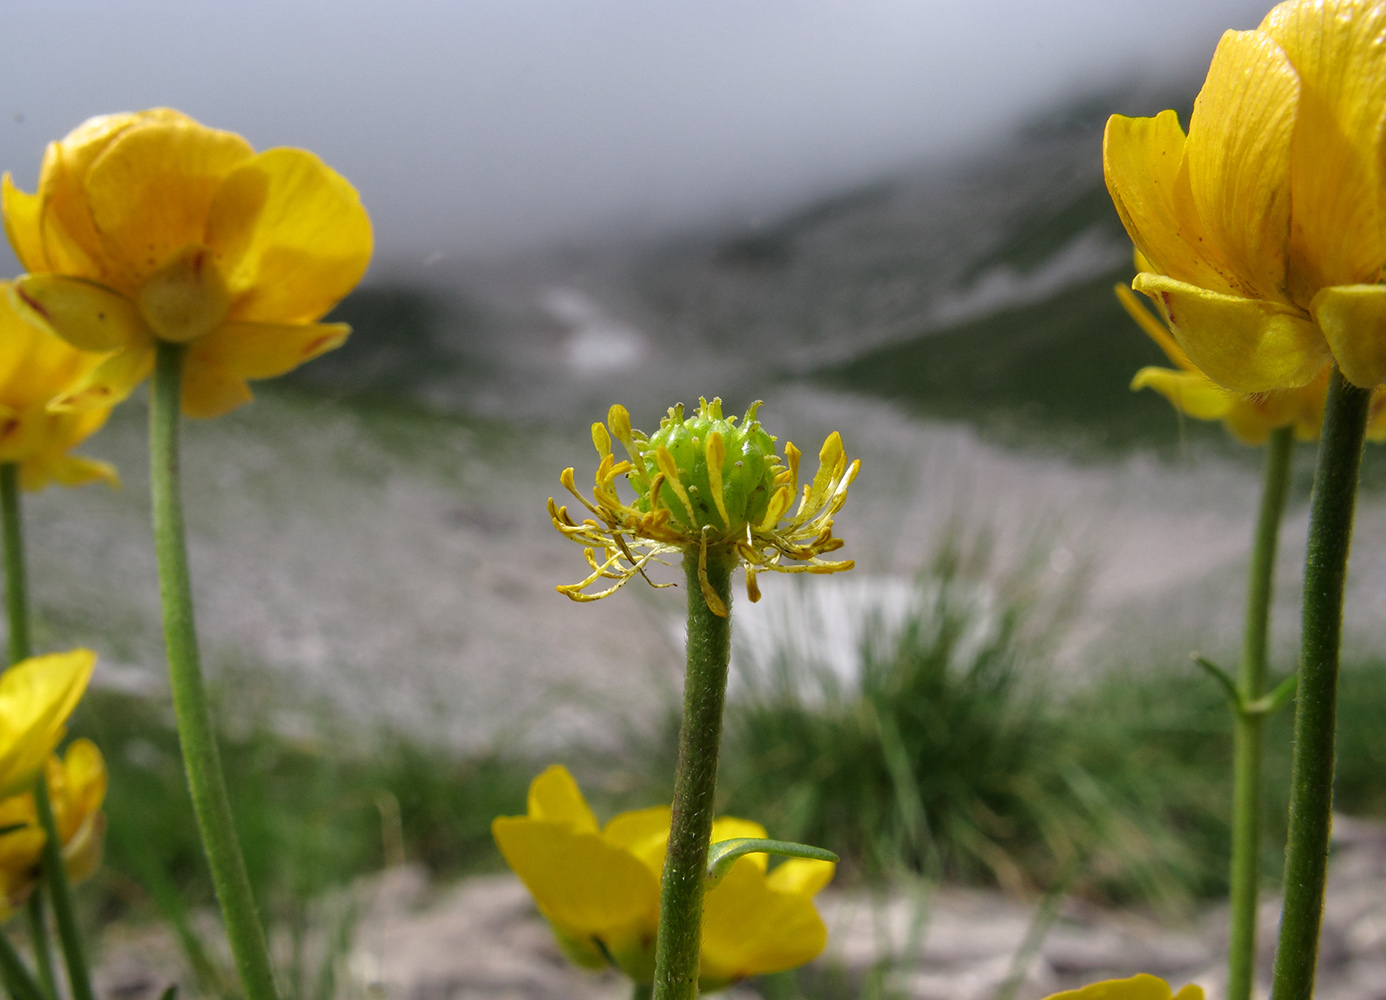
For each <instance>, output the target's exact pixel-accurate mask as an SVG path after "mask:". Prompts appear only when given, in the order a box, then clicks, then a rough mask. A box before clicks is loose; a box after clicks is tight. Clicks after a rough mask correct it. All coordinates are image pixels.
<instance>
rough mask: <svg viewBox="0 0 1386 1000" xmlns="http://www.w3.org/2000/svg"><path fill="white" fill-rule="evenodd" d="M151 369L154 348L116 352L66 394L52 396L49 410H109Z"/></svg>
mask: <svg viewBox="0 0 1386 1000" xmlns="http://www.w3.org/2000/svg"><path fill="white" fill-rule="evenodd" d="M153 370H154V347H153V345H150V346H148V347H131V348H127V349H125V350H123V351H116V352H115V353H114V354H112V355H110V356H109V357H108V358H107V359H106V360H105V361H103V362H102V363H101V364H99V365H97V366H96V368H94V369H93V370H92V371H91V372H90V373H89V374H87V375H86V376H85V377H83V378H81V379H78V380H77V381H76V382H75V383H73V385H72V386H71V388H69V389H68V390H67V391H66V392H64V393H61V394H59V395H58V396H56V397H54V399H53V401H52V402H51V403H49V404H48V409H50V410H52V411H54V412H56V413H62V412H64V411H67V410H79V411H80V410H94V409H99V408H101V407H107V408H109V407H112V406H114V405H115V404H116V403H119V402H121V401H122V400H123V399H125V398H126V397H127V396H129V395H130V393H132V392H134V391H135V386H137V385H139V384H140V383H141V382H143V381H144V380H145V379H146V378H148V377H149V373H150V372H152V371H153Z"/></svg>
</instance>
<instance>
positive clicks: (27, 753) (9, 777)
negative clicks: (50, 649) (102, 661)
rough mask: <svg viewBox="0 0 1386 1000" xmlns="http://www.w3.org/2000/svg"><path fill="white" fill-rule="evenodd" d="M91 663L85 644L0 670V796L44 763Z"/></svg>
mask: <svg viewBox="0 0 1386 1000" xmlns="http://www.w3.org/2000/svg"><path fill="white" fill-rule="evenodd" d="M95 665H96V654H95V653H93V652H92V651H91V650H89V649H74V650H72V651H71V652H68V653H54V654H51V655H49V656H35V657H32V658H30V659H28V660H21V661H20V662H19V663H17V664H15V665H14V666H13V667H10V669H9V670H7V671H5V672H4V674H0V795H12V794H14V793H15V792H16V791H19V790H20V789H21V788H23V787H24V786H25V785H27V784H28V783H29V782H30V781H32V780H33V777H34V775H35V774H36V773H37V772H38V770H39V768H41V767H43V765H44V762H45V761H46V760H47V759H48V755H49V754H50V753H52V751H53V747H55V746H56V745H57V743H58V740H59V739H61V738H62V733H63V726H64V724H65V723H66V722H67V717H68V716H69V715H71V714H72V710H73V709H74V708H76V707H77V702H78V700H79V699H80V698H81V697H82V692H83V691H85V690H86V687H87V681H88V680H90V679H91V671H92V668H93V667H94V666H95Z"/></svg>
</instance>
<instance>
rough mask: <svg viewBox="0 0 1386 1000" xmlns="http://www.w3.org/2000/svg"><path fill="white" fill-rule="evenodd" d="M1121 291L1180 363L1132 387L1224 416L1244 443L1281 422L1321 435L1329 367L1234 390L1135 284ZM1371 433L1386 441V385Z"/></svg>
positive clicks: (1184, 407)
mask: <svg viewBox="0 0 1386 1000" xmlns="http://www.w3.org/2000/svg"><path fill="white" fill-rule="evenodd" d="M1116 294H1117V298H1118V299H1120V300H1121V304H1122V306H1123V307H1124V308H1125V309H1126V311H1127V313H1129V314H1130V316H1131V318H1132V319H1134V320H1135V321H1136V323H1137V324H1139V325H1140V328H1141V329H1142V330H1144V331H1145V332H1146V334H1147V335H1148V336H1149V337H1150V339H1151V340H1153V341H1155V343H1156V344H1158V345H1159V347H1160V350H1162V351H1164V352H1165V356H1166V357H1167V358H1169V360H1170V361H1171V362H1173V364H1174V365H1175V367H1174V368H1160V367H1158V366H1155V365H1151V366H1148V367H1145V368H1142V369H1141V370H1140V371H1138V372H1136V376H1135V378H1133V379H1132V380H1131V388H1132V389H1154V390H1155V391H1156V392H1158V393H1159V394H1160V395H1162V396H1164V397H1165V398H1166V399H1167V400H1169V402H1170V404H1171V405H1173V406H1174V408H1175V409H1176V410H1178V411H1179V412H1180V413H1183V414H1184V415H1186V416H1190V417H1193V418H1194V419H1195V420H1221V421H1222V423H1223V426H1224V427H1226V428H1227V430H1228V431H1229V432H1230V433H1231V434H1232V435H1233V436H1234V437H1235V438H1237V440H1239V441H1241V442H1242V443H1243V444H1250V445H1259V444H1264V443H1265V441H1266V438H1267V437H1269V436H1270V432H1271V431H1273V430H1275V429H1276V428H1277V427H1294V429H1295V437H1297V438H1299V439H1300V440H1301V441H1313V440H1316V439H1317V438H1318V436H1319V428H1320V427H1321V426H1322V425H1323V404H1324V398H1325V396H1326V395H1327V393H1328V369H1327V368H1325V369H1324V370H1323V371H1322V372H1320V373H1319V375H1318V376H1317V377H1316V378H1315V379H1314V381H1312V382H1310V383H1309V384H1308V385H1303V386H1299V387H1297V388H1294V389H1281V390H1279V391H1276V392H1262V393H1252V394H1250V395H1248V394H1245V393H1237V392H1229V391H1228V390H1226V389H1224V388H1223V387H1222V386H1220V385H1218V384H1217V383H1216V382H1214V381H1213V380H1212V379H1210V378H1209V377H1208V376H1207V375H1204V374H1203V373H1202V372H1201V371H1199V370H1198V368H1197V367H1196V366H1195V365H1194V364H1193V362H1191V361H1190V360H1189V356H1188V355H1187V354H1185V353H1184V350H1183V348H1181V347H1180V346H1179V344H1178V342H1177V341H1176V340H1175V339H1174V338H1173V337H1171V336H1170V333H1169V329H1168V328H1167V327H1166V326H1165V325H1164V324H1163V323H1161V322H1160V321H1159V320H1158V319H1156V318H1155V317H1154V316H1152V315H1151V314H1150V311H1149V310H1148V309H1146V308H1145V307H1144V306H1142V305H1141V304H1140V302H1138V301H1137V300H1136V296H1135V295H1134V294H1133V293H1132V291H1131V289H1129V288H1127V287H1126V286H1125V285H1117V286H1116ZM1367 439H1368V440H1370V441H1386V391H1383V390H1382V389H1377V390H1376V392H1375V393H1374V394H1373V395H1372V403H1371V416H1370V418H1369V420H1368V422H1367Z"/></svg>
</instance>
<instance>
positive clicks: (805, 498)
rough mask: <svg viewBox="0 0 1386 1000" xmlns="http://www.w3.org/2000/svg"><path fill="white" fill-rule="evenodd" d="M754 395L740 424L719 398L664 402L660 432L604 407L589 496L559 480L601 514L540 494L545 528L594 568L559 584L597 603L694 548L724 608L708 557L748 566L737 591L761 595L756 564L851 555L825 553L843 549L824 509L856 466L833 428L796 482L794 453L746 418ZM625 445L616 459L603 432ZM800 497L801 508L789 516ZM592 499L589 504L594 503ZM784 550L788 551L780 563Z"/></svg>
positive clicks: (823, 566)
mask: <svg viewBox="0 0 1386 1000" xmlns="http://www.w3.org/2000/svg"><path fill="white" fill-rule="evenodd" d="M759 406H760V404H759V403H753V404H752V405H751V408H750V409H749V410H747V411H746V416H745V419H744V420H742V422H741V426H739V427H738V426H736V417H735V416H732V417H727V418H724V417H723V416H722V401H721V400H720V399H714V400H713V401H712V402H711V403H709V402H708V401H707V400H705V399H700V400H698V410H697V412H696V413H695V414H694V415H693V416H692V417H690V418H688V419H687V420H685V419H684V416H683V404H682V403H680V404H679V405H678V406H674V407H670V409H669V415H668V416H667V417H665V418H664V419H663V420H661V421H660V425H659V430H658V431H656V432H655V433H654V434H652V435H649V436H646V435H645V434H644V433H643V432H641V431H638V430H633V429H632V428H631V425H630V414H629V413H627V412H626V408H625V407H624V406H621V405H619V404H618V405H616V406H613V407H611V410H610V412H609V413H608V414H607V424H609V425H610V427H611V431H610V433H608V432H607V429H606V427H603V426H602V425H601V424H600V423H596V424H593V425H592V443H593V444H594V445H596V448H597V454H598V455H599V456H600V458H601V462H600V464H599V465H598V467H597V474H596V485H595V487H594V488H593V491H592V495H593V500H592V501H589V500H588V499H587V498H586V497H584V496H583V495H582V494H581V493H579V492H578V491H577V487H576V486H575V485H574V482H573V470H572V469H566V470H565V471H564V472H563V475H562V477H561V482H562V483H563V485H564V486H565V487H566V488H567V489H568V491H569V492H570V493H572V494H573V496H575V497H576V498H577V499H578V502H580V503H581V504H582V505H583V506H584V507H586V508H587V509H588V510H589V511H591V512H592V513H593V514H595V515H596V517H597V518H598V519H599V520H593V519H592V518H587V519H585V520H583V521H582V522H581V523H578V522H575V521H574V520H573V519H572V518H571V517H570V516H569V514H568V508H567V507H559V506H558V505H557V504H556V503H555V502H554V500H553V498H552V497H551V498H549V516H550V517H551V518H552V519H553V523H554V526H555V527H556V528H558V530H559V531H561V532H562V533H563V534H564V535H566V536H567V537H568V538H571V539H572V540H573V541H576V542H580V543H581V544H582V545H583V546H585V555H586V557H587V563H588V565H589V566H590V567H591V568H592V573H591V574H590V575H589V576H588V577H587V578H586V579H585V580H583V581H582V582H581V583H575V584H566V585H563V586H560V587H559V588H558V591H559V593H561V594H566V595H567V596H569V597H571V598H572V599H573V600H575V601H595V600H598V599H599V598H602V597H605V596H607V595H608V594H610V593H613V592H614V591H616V590H619V589H620V588H621V587H623V586H625V584H626V583H628V582H629V581H630V580H631V579H632V578H634V577H635V576H636V575H637V574H640V575H643V574H644V570H645V567H646V566H647V565H648V564H649V563H650V562H652V561H655V560H657V559H658V557H659V556H661V555H663V554H666V553H671V552H689V551H697V552H698V556H699V578H700V580H701V581H702V586H703V595H704V596H705V597H706V599H707V603H708V607H710V608H711V609H712V610H713V611H714V612H716V613H717V614H719V615H723V616H725V615H726V613H727V610H726V608H725V607H724V606H723V604H722V601H721V599H720V598H719V597H718V596H717V594H716V593H715V592H714V591H713V589H712V587H711V586H710V585H709V584H708V581H707V572H706V566H707V562H708V560H709V559H731V560H735V561H738V562H740V563H741V564H742V565H744V566H745V567H746V591H747V593H748V594H749V595H750V598H751V600H752V601H757V600H759V599H760V590H759V588H758V587H757V586H756V573H757V572H758V571H760V570H773V571H775V572H778V573H837V572H840V571H842V570H849V569H851V568H852V566H853V565H854V564H853V562H852V560H850V559H847V560H842V561H832V560H827V559H823V558H822V557H823V555H825V554H827V553H829V552H834V551H836V550H837V549H840V548H841V547H842V545H843V542H842V539H840V538H834V537H833V516H834V515H835V514H836V513H837V512H838V511H839V510H841V509H842V505H843V503H844V502H846V500H847V487H848V486H849V485H850V484H851V482H852V480H853V479H854V478H855V477H856V474H857V470H858V469H859V468H860V467H861V462H860V460H858V461H854V462H852V463H851V464H850V465H849V464H848V462H847V456H846V453H845V452H844V451H843V448H842V438H841V437H840V436H839V435H838V434H837V433H836V432H834V433H833V434H831V435H830V436H829V437H828V439H827V440H826V441H825V442H824V443H823V448H822V450H821V451H820V452H819V454H818V462H819V464H818V473H817V474H816V475H815V476H814V478H813V482H812V483H811V484H805V486H804V487H803V492H802V494H800V491H799V456H800V452H799V450H798V449H797V448H795V447H794V445H793V444H792V443H788V442H786V444H785V448H784V459H783V460H781V458H780V457H779V456H778V455H776V454H775V438H774V437H772V436H771V435H769V434H767V433H766V432H765V431H764V430H763V429H762V428H761V426H760V423H759V422H758V421H757V420H756V419H755V415H756V410H757V409H758V408H759ZM613 437H614V438H615V439H616V440H618V441H620V442H621V444H622V445H623V446H624V447H625V450H626V453H627V454H628V455H629V456H630V460H629V461H621V462H618V461H616V458H615V456H614V455H613V454H612V453H611V439H612V438H613ZM621 477H625V479H626V481H627V482H628V483H629V484H630V485H631V486H632V487H633V488H634V490H635V494H636V495H635V498H634V499H633V500H632V501H631V502H630V503H626V502H625V501H623V500H622V499H621V498H620V496H619V495H618V493H617V489H616V481H617V480H618V479H619V478H621ZM796 495H798V496H799V506H798V509H797V510H796V511H795V512H794V514H793V516H790V517H788V518H786V515H787V514H788V513H789V508H790V507H791V506H792V505H793V503H794V498H795V496H796ZM594 501H595V502H594ZM785 560H791V562H790V563H789V564H786V563H785ZM598 580H614V581H615V583H613V584H612V585H611V586H610V587H608V588H607V589H605V590H602V591H599V592H598V593H595V594H589V593H585V592H584V591H585V590H586V588H587V587H589V586H591V585H592V584H594V583H596V582H597V581H598Z"/></svg>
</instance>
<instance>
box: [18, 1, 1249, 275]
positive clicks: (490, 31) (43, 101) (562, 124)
mask: <svg viewBox="0 0 1386 1000" xmlns="http://www.w3.org/2000/svg"><path fill="white" fill-rule="evenodd" d="M1266 6H1267V5H1266V3H1265V0H1260V2H1246V0H1162V2H1161V3H1156V4H1152V3H1149V2H1147V0H1049V2H1036V0H973V2H970V3H969V2H962V0H914V2H907V0H874V2H873V0H844V2H826V0H763V2H757V0H437V2H425V0H394V2H391V3H370V2H364V0H335V2H308V0H283V2H276V3H265V2H256V0H250V2H246V0H241V2H237V3H230V2H215V3H214V2H196V0H182V2H177V3H174V2H169V0H164V2H138V0H120V2H114V3H112V2H95V0H49V2H37V0H6V2H5V3H4V6H3V11H4V27H5V31H4V38H5V45H4V54H3V58H0V166H4V167H6V168H8V169H10V170H11V171H12V172H13V173H14V174H15V176H16V179H17V180H18V181H19V183H20V186H21V187H23V188H25V189H26V190H32V187H33V184H34V181H35V178H36V176H37V172H38V163H39V158H40V156H41V155H42V150H43V146H44V144H45V143H46V142H47V141H49V140H50V139H54V138H57V137H59V136H61V135H63V134H65V133H66V132H67V131H68V130H69V129H71V128H72V127H73V126H75V125H77V124H78V123H79V122H81V121H82V120H83V119H85V118H87V117H89V116H91V115H94V114H100V113H104V112H109V111H117V110H133V109H138V108H142V107H149V106H154V105H160V104H163V105H170V106H173V107H177V108H179V109H181V110H183V111H186V112H188V113H189V114H192V115H194V116H195V117H197V118H199V119H201V120H202V121H204V122H205V123H207V124H209V125H215V126H218V127H221V128H228V129H232V130H234V131H237V132H240V133H242V134H244V135H245V136H246V137H247V138H249V139H250V140H251V142H253V143H254V144H255V145H256V146H257V147H260V148H263V147H266V146H274V145H298V146H305V147H308V148H310V149H312V150H314V151H315V152H317V153H319V154H320V155H321V156H323V158H324V159H326V160H327V161H328V162H329V163H330V164H332V165H333V166H334V167H336V168H337V169H338V170H340V171H341V172H342V173H344V174H345V175H346V176H347V177H348V178H350V179H351V180H352V181H353V182H354V183H355V184H356V185H357V187H358V188H360V190H361V192H362V195H363V197H364V199H365V202H366V205H367V207H368V208H369V209H370V210H371V212H372V215H373V217H374V219H375V223H376V229H377V238H378V243H379V250H380V255H381V257H382V258H388V259H392V260H395V261H399V262H406V261H408V260H409V259H411V258H412V259H415V260H422V259H425V258H427V257H428V256H429V255H430V254H433V255H439V254H453V253H484V252H487V251H490V250H507V249H511V248H515V247H517V246H524V245H530V244H535V243H541V242H545V241H550V240H554V239H567V238H574V237H578V238H580V237H581V235H582V234H583V233H585V232H592V231H598V230H605V231H611V230H613V229H620V228H630V229H636V230H644V231H649V230H651V229H653V228H657V227H660V226H666V225H671V224H673V225H683V224H688V223H695V224H696V223H697V222H699V221H702V220H723V219H731V218H736V217H738V213H741V214H745V215H747V216H750V215H754V214H758V213H760V212H763V211H767V210H768V211H773V210H775V209H776V208H781V207H783V206H785V205H788V204H791V203H793V202H794V201H795V200H796V199H799V198H802V197H808V196H812V195H813V194H816V193H819V192H822V191H826V190H831V189H832V188H834V187H839V186H842V185H845V184H850V183H855V182H859V181H862V180H866V179H870V178H872V177H876V176H879V175H881V174H883V173H886V172H889V171H893V170H899V169H907V168H909V167H910V166H913V165H915V164H919V163H922V162H925V161H927V160H929V159H931V158H939V157H945V156H948V155H951V154H956V152H957V151H958V150H959V149H961V148H965V147H967V146H969V145H974V144H976V143H978V142H980V141H985V140H986V139H988V138H990V137H992V136H995V135H996V134H998V133H999V132H1000V131H1001V130H1002V129H1005V128H1009V127H1012V126H1013V125H1014V124H1015V123H1016V122H1017V121H1018V120H1019V119H1020V117H1021V116H1022V115H1023V114H1024V113H1025V112H1026V111H1027V110H1029V109H1033V108H1036V107H1041V106H1043V105H1044V104H1046V103H1047V102H1049V101H1051V100H1053V99H1055V98H1056V97H1057V96H1059V95H1061V94H1062V93H1064V92H1066V91H1070V90H1074V89H1077V88H1081V87H1091V86H1094V85H1097V84H1100V82H1101V81H1103V80H1105V79H1112V78H1117V77H1120V76H1123V75H1125V76H1129V75H1132V74H1142V73H1144V74H1146V75H1151V76H1153V75H1158V74H1161V73H1162V72H1163V71H1165V70H1168V69H1169V68H1171V67H1173V68H1183V67H1189V66H1192V65H1194V64H1196V63H1201V64H1203V65H1206V62H1207V59H1208V57H1209V56H1210V55H1211V53H1212V49H1213V46H1214V45H1215V44H1216V42H1217V38H1218V36H1219V35H1220V34H1221V32H1222V30H1223V29H1224V28H1228V27H1237V28H1248V27H1254V26H1255V24H1256V23H1257V21H1258V20H1259V19H1260V16H1261V15H1262V14H1263V13H1264V11H1265V9H1266ZM1114 110H1119V109H1114ZM9 266H10V267H13V266H14V265H13V264H12V263H10V264H9Z"/></svg>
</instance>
